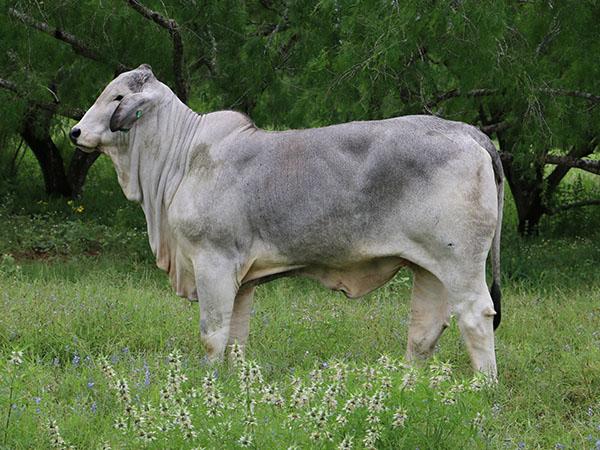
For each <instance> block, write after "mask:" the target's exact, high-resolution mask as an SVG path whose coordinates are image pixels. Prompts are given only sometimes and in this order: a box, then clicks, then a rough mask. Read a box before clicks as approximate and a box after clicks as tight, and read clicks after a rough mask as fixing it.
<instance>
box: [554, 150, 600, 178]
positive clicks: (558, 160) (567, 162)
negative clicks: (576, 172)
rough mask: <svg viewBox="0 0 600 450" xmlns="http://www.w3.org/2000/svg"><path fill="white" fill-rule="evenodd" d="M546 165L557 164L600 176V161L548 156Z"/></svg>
mask: <svg viewBox="0 0 600 450" xmlns="http://www.w3.org/2000/svg"><path fill="white" fill-rule="evenodd" d="M544 162H545V163H546V164H556V165H560V166H566V167H575V168H577V169H581V170H585V171H587V172H591V173H595V174H597V175H600V161H596V160H593V159H580V158H573V157H571V156H555V155H546V157H545V158H544Z"/></svg>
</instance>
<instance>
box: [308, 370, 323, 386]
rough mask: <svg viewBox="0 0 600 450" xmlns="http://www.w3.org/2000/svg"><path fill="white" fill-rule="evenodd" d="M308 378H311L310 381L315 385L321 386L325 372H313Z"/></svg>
mask: <svg viewBox="0 0 600 450" xmlns="http://www.w3.org/2000/svg"><path fill="white" fill-rule="evenodd" d="M308 376H309V377H310V380H311V381H312V382H313V384H316V385H319V384H321V383H322V382H323V372H321V371H320V370H312V371H311V372H310V373H309V374H308Z"/></svg>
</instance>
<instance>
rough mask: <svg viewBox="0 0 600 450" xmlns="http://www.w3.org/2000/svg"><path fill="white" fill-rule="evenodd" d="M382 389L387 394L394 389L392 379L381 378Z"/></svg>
mask: <svg viewBox="0 0 600 450" xmlns="http://www.w3.org/2000/svg"><path fill="white" fill-rule="evenodd" d="M381 388H382V389H383V390H384V391H385V392H386V393H387V392H389V390H390V389H391V388H392V379H391V378H390V377H388V376H384V377H381Z"/></svg>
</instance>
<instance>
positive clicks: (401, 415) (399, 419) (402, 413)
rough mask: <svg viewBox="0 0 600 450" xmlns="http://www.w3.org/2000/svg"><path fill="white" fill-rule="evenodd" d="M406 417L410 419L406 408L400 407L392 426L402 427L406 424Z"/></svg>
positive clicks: (393, 418)
mask: <svg viewBox="0 0 600 450" xmlns="http://www.w3.org/2000/svg"><path fill="white" fill-rule="evenodd" d="M406 419H408V415H407V414H406V410H405V409H403V408H398V409H397V410H396V412H395V413H394V416H393V417H392V427H394V428H402V427H403V426H404V422H406Z"/></svg>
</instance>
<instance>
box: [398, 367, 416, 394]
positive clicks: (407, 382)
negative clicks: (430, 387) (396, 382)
mask: <svg viewBox="0 0 600 450" xmlns="http://www.w3.org/2000/svg"><path fill="white" fill-rule="evenodd" d="M416 384H417V373H416V371H415V370H414V369H409V370H408V372H406V373H405V374H404V376H403V377H402V383H401V384H400V388H401V389H402V390H405V391H409V392H410V391H414V390H415V385H416Z"/></svg>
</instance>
